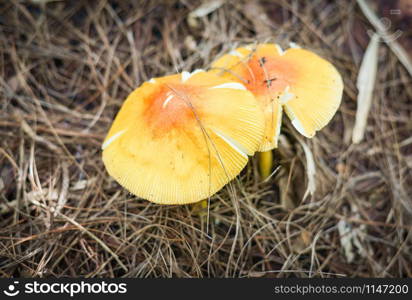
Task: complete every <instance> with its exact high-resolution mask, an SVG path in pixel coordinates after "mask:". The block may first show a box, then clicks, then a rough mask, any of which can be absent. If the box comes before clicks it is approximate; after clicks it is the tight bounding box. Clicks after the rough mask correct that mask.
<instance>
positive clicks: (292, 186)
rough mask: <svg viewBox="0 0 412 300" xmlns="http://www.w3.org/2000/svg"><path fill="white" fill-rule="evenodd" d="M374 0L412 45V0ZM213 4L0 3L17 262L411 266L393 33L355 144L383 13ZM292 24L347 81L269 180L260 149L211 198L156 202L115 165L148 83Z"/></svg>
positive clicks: (320, 270) (290, 270)
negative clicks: (119, 124) (110, 144)
mask: <svg viewBox="0 0 412 300" xmlns="http://www.w3.org/2000/svg"><path fill="white" fill-rule="evenodd" d="M210 2H212V3H215V4H216V5H215V7H210ZM374 3H379V6H378V7H376V8H374V7H372V8H373V9H374V11H375V12H376V14H377V15H378V16H379V18H384V19H383V20H384V21H385V24H386V26H388V27H390V28H389V30H390V31H391V32H395V33H396V32H398V33H400V36H396V37H394V38H396V39H397V42H399V44H400V45H401V46H402V47H403V48H404V49H406V50H407V52H409V53H412V51H411V49H412V42H411V40H412V38H411V37H412V32H411V28H412V26H411V24H412V21H411V19H412V5H411V1H408V0H403V1H401V0H399V1H374ZM387 3H391V4H390V5H389V6H388V4H387ZM199 5H201V3H200V2H199V1H186V0H181V1H172V0H170V1H166V0H164V1H2V2H1V3H0V276H1V277H13V276H19V277H61V276H65V277H77V276H86V277H121V276H127V277H171V276H174V277H262V276H266V277H291V276H293V277H313V276H315V277H343V276H345V277H355V276H359V277H372V276H374V277H375V276H378V277H399V276H402V277H411V276H412V217H411V216H412V200H411V195H412V134H411V133H412V84H411V83H412V79H411V75H410V74H409V73H408V71H407V68H405V66H404V65H403V64H402V63H401V62H400V60H399V56H398V55H397V54H396V53H394V51H392V50H391V49H390V47H388V45H387V44H386V43H384V42H381V43H380V44H379V57H378V59H379V64H378V72H377V76H376V88H375V90H374V91H373V99H372V107H371V110H370V112H369V114H368V118H367V127H366V132H365V137H364V139H363V140H362V142H360V143H358V144H354V143H352V132H353V128H354V123H355V118H356V108H357V94H358V89H357V86H356V80H357V75H358V71H359V67H360V64H361V61H362V57H363V56H364V53H365V49H366V47H367V46H368V43H369V41H370V36H371V33H372V32H373V30H374V27H373V26H372V24H371V23H370V22H369V20H368V19H367V18H366V17H365V15H364V13H363V12H362V10H361V9H360V8H359V5H358V3H357V1H327V0H315V1H286V0H279V1H209V7H207V8H208V9H210V12H209V13H208V14H206V15H205V16H201V15H202V13H206V12H207V11H206V12H205V11H202V10H200V11H199V10H198V9H197V8H198V7H199ZM391 5H392V6H391ZM199 15H200V16H199ZM389 21H390V22H389ZM291 41H293V42H295V43H297V44H299V45H300V46H302V47H304V48H307V49H310V50H312V51H314V52H316V53H318V54H319V55H321V56H323V57H325V58H326V59H328V60H329V61H331V62H332V63H333V64H334V65H335V66H336V68H337V69H338V70H339V72H340V73H341V74H342V77H343V81H344V85H345V88H344V97H343V100H342V104H341V106H340V108H339V111H338V113H337V114H336V115H335V117H334V118H333V120H332V121H331V123H330V124H329V125H328V126H326V127H325V128H324V129H323V130H322V131H320V132H319V133H318V134H317V135H316V136H315V137H314V138H313V139H306V138H303V137H302V136H299V135H298V134H297V133H296V131H295V130H294V129H293V128H292V127H291V126H290V122H289V121H288V120H287V118H284V120H283V123H284V124H283V128H282V135H281V139H280V144H279V149H277V150H276V151H275V153H274V157H275V162H274V163H275V167H276V168H277V171H276V172H275V173H274V174H273V176H272V177H271V178H270V179H269V180H266V181H264V180H262V179H261V178H260V176H259V172H258V170H257V158H256V157H254V158H252V159H251V160H250V163H249V164H248V165H247V167H246V168H245V169H244V171H242V173H241V174H240V176H239V177H238V178H237V179H236V180H234V181H233V182H232V183H231V184H229V185H227V186H226V187H225V188H223V189H222V190H221V191H220V192H219V193H217V194H216V195H214V196H213V197H212V198H211V199H210V201H209V203H208V204H209V205H208V207H207V208H203V207H202V206H200V205H185V206H160V205H156V204H152V203H149V202H147V201H145V200H142V199H138V198H137V197H135V196H133V195H131V194H129V193H128V192H127V191H126V190H125V189H123V188H122V187H121V186H120V185H119V184H117V183H116V182H115V181H114V180H113V179H112V178H111V177H110V176H109V175H108V174H107V172H106V170H105V168H104V165H103V163H102V159H101V150H100V147H101V144H102V141H103V139H104V137H105V134H106V133H107V131H108V129H109V127H110V124H111V122H112V120H113V118H114V116H115V114H116V112H117V111H118V109H119V107H120V106H121V104H122V102H123V100H124V99H125V98H126V96H127V95H128V94H129V93H130V92H131V91H132V90H133V89H135V88H136V87H137V86H139V85H140V84H141V83H142V82H144V81H146V80H149V79H150V78H152V77H156V76H163V75H166V74H172V73H175V72H176V71H182V70H193V69H195V68H208V67H209V66H210V63H211V62H212V61H213V60H214V59H215V58H216V57H218V56H220V55H222V54H223V53H225V52H227V51H229V50H230V49H232V48H234V47H236V46H238V45H244V44H247V43H255V42H277V43H279V44H280V45H282V46H283V47H288V44H289V42H291ZM304 149H306V151H305V150H304ZM310 154H312V156H313V160H314V162H315V169H316V172H315V173H314V174H312V173H309V177H308V172H307V162H308V155H310ZM309 183H311V184H314V187H315V190H314V192H313V193H312V194H306V197H305V193H306V190H307V187H308V184H309Z"/></svg>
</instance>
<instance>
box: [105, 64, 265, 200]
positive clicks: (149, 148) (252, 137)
mask: <svg viewBox="0 0 412 300" xmlns="http://www.w3.org/2000/svg"><path fill="white" fill-rule="evenodd" d="M264 126H265V125H264V116H263V113H262V111H261V109H260V107H259V105H258V104H257V103H256V100H255V99H254V96H253V95H252V94H251V93H250V92H249V91H247V90H246V88H245V87H244V86H243V85H241V84H239V83H236V82H231V81H228V80H227V79H225V78H222V77H219V76H217V75H215V74H212V73H208V72H204V71H202V70H197V71H195V72H193V73H191V74H190V73H188V72H183V73H181V74H176V75H171V76H166V77H161V78H155V79H151V80H150V81H148V82H145V83H143V85H141V86H140V87H139V88H137V89H136V90H135V91H133V92H132V93H131V94H130V95H129V96H128V98H127V99H126V101H125V102H124V103H123V106H122V107H121V109H120V111H119V112H118V114H117V116H116V118H115V120H114V122H113V124H112V127H111V128H110V130H109V133H108V135H107V137H106V139H105V141H104V143H103V146H102V149H103V162H104V164H105V166H106V169H107V171H108V173H109V174H110V175H111V176H113V177H114V178H115V179H116V180H117V181H118V182H119V183H120V184H121V185H122V186H123V187H125V188H126V189H128V190H129V191H130V192H131V193H133V194H135V195H137V196H139V197H141V198H144V199H147V200H149V201H151V202H155V203H160V204H186V203H193V202H197V201H200V200H203V199H206V198H208V197H210V196H211V195H213V194H214V193H216V192H217V191H218V190H220V189H221V188H222V187H223V186H224V185H225V184H226V183H228V182H229V181H230V180H232V179H233V178H234V177H235V176H237V175H238V174H239V173H240V171H241V170H242V169H243V168H244V166H245V165H246V163H247V161H248V155H253V154H254V152H255V151H257V149H258V148H259V144H260V142H261V140H262V137H263V131H264Z"/></svg>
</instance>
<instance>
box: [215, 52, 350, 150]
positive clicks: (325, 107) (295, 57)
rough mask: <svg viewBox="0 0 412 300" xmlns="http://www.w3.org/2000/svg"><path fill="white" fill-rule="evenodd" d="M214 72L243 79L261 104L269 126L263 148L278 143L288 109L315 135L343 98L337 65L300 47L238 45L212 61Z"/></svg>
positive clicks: (295, 120) (296, 122)
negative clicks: (238, 46)
mask: <svg viewBox="0 0 412 300" xmlns="http://www.w3.org/2000/svg"><path fill="white" fill-rule="evenodd" d="M212 71H213V72H214V73H216V74H218V75H220V76H222V77H224V78H227V79H230V80H235V81H238V82H241V83H243V84H244V85H245V86H246V88H247V89H248V90H249V91H251V92H252V93H253V94H254V95H255V97H256V99H257V100H258V102H259V103H260V105H261V107H262V109H263V110H264V113H265V121H266V126H265V127H266V128H265V134H264V138H263V142H262V143H261V147H260V149H259V151H268V150H271V149H273V148H276V147H277V143H278V137H279V134H280V126H281V118H282V110H283V109H284V110H285V112H286V114H287V115H288V116H289V118H290V119H291V121H292V124H293V125H294V127H295V128H296V129H297V130H298V131H299V132H300V133H301V134H302V135H304V136H306V137H313V136H314V135H315V133H316V131H317V130H320V129H321V128H323V127H324V126H325V125H326V124H327V123H328V122H329V121H330V120H331V119H332V117H333V115H334V114H335V113H336V110H337V109H338V107H339V104H340V101H341V98H342V91H343V83H342V78H341V76H340V74H339V73H338V71H337V70H336V69H335V68H334V67H333V65H332V64H330V63H329V62H328V61H326V60H324V59H323V58H321V57H319V56H318V55H316V54H314V53H312V52H310V51H308V50H304V49H300V48H290V49H288V50H286V51H283V50H282V49H281V48H280V46H279V45H276V44H258V45H253V46H246V47H242V48H238V49H236V50H233V51H231V52H230V53H229V54H226V55H224V56H223V57H221V58H219V59H218V60H216V61H215V62H214V63H212Z"/></svg>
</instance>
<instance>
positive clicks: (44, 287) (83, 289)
mask: <svg viewBox="0 0 412 300" xmlns="http://www.w3.org/2000/svg"><path fill="white" fill-rule="evenodd" d="M126 293H127V284H126V283H113V282H111V283H107V282H105V281H102V282H95V283H88V282H84V281H80V282H72V283H57V282H54V283H48V282H38V281H33V282H25V283H20V282H19V281H13V283H11V284H9V285H8V286H7V287H6V289H4V290H3V294H4V295H6V296H8V297H15V296H17V295H19V294H25V295H30V294H45V295H47V294H55V295H69V296H70V297H74V296H75V295H92V294H112V295H115V294H126Z"/></svg>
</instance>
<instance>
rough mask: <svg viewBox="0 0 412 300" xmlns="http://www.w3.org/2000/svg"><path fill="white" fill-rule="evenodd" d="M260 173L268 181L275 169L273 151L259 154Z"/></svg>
mask: <svg viewBox="0 0 412 300" xmlns="http://www.w3.org/2000/svg"><path fill="white" fill-rule="evenodd" d="M258 159H259V172H260V176H261V177H262V179H266V178H267V177H268V176H269V175H270V172H271V171H272V167H273V153H272V151H265V152H259V156H258Z"/></svg>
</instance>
